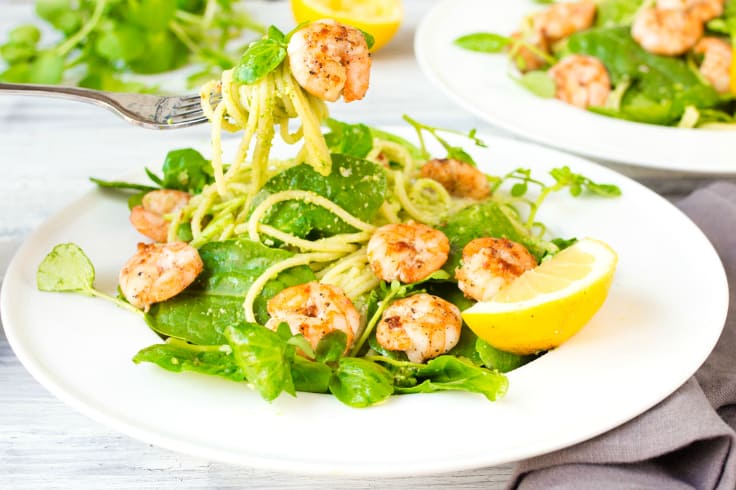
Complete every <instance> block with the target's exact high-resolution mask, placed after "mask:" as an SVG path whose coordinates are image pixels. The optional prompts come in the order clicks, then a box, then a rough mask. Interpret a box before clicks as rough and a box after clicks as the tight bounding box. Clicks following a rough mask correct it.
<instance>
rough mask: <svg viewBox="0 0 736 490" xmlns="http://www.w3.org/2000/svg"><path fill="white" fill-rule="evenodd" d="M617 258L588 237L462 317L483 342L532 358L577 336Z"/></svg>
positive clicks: (600, 301)
mask: <svg viewBox="0 0 736 490" xmlns="http://www.w3.org/2000/svg"><path fill="white" fill-rule="evenodd" d="M617 260H618V258H617V256H616V252H614V251H613V249H611V247H609V246H608V245H606V244H605V243H603V242H601V241H599V240H594V239H592V238H586V239H584V240H580V241H578V242H577V243H575V244H574V245H572V246H571V247H569V248H567V249H565V250H563V251H562V252H560V253H558V254H557V255H555V256H554V257H552V258H551V259H550V260H548V261H546V262H543V263H542V264H541V265H539V266H538V267H536V268H534V269H532V270H529V271H527V272H525V273H524V274H522V275H521V276H519V277H518V278H517V279H516V280H514V282H512V283H511V284H509V285H508V286H506V287H505V288H503V289H502V290H501V291H499V292H498V294H497V295H496V296H494V297H493V299H492V300H491V301H484V302H480V303H476V304H475V305H473V306H472V307H470V308H468V309H467V310H465V311H464V312H463V314H462V315H463V319H464V320H465V322H466V323H467V324H468V326H469V327H470V328H471V329H472V330H473V331H474V332H475V333H476V334H477V335H478V336H479V337H480V338H482V339H483V340H485V341H486V342H488V343H489V344H491V345H492V346H494V347H496V348H497V349H501V350H504V351H507V352H513V353H516V354H533V353H535V352H538V351H542V350H547V349H551V348H553V347H557V346H559V345H560V344H562V343H563V342H564V341H566V340H567V339H569V338H570V337H572V336H573V335H575V334H576V333H577V332H578V331H579V330H580V329H581V328H582V327H583V326H584V325H585V324H586V323H588V321H590V319H591V318H592V317H593V315H594V314H595V313H596V312H597V311H598V310H599V309H600V307H601V306H602V305H603V302H604V301H605V299H606V296H607V295H608V289H609V288H610V286H611V281H612V280H613V273H614V271H615V270H616V262H617Z"/></svg>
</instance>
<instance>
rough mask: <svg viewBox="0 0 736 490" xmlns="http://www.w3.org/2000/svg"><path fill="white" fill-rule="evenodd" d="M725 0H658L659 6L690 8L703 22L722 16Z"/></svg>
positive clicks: (663, 7) (661, 7)
mask: <svg viewBox="0 0 736 490" xmlns="http://www.w3.org/2000/svg"><path fill="white" fill-rule="evenodd" d="M723 4H724V0H657V8H659V9H673V10H689V11H690V12H691V13H692V14H694V15H695V16H696V17H698V18H699V19H700V20H701V21H702V22H708V21H709V20H712V19H715V18H716V17H720V16H721V15H722V14H723Z"/></svg>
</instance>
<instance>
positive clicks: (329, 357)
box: [315, 330, 348, 362]
mask: <svg viewBox="0 0 736 490" xmlns="http://www.w3.org/2000/svg"><path fill="white" fill-rule="evenodd" d="M347 345H348V336H347V335H345V332H343V331H342V330H333V331H332V332H330V333H328V334H326V335H325V336H324V337H322V338H321V339H320V340H319V343H318V344H317V349H316V351H315V355H316V359H317V360H318V361H320V362H335V361H337V360H338V359H340V357H341V356H342V354H343V353H344V352H345V349H346V348H347Z"/></svg>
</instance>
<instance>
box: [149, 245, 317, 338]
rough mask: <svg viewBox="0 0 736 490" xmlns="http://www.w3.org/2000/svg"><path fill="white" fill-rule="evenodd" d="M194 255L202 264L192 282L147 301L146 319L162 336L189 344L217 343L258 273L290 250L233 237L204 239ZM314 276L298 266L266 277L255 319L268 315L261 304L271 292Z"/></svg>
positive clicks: (240, 311) (240, 308)
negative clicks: (165, 297)
mask: <svg viewBox="0 0 736 490" xmlns="http://www.w3.org/2000/svg"><path fill="white" fill-rule="evenodd" d="M199 255H200V257H201V258H202V262H203V263H204V268H203V270H202V272H201V273H200V275H199V276H198V277H197V279H196V281H194V283H193V284H192V285H191V286H189V287H188V288H187V289H185V290H184V291H183V292H181V293H180V294H178V295H177V296H175V297H173V298H171V299H169V300H167V301H163V302H161V303H156V304H154V305H152V306H151V309H150V310H149V311H148V313H147V315H146V322H147V323H148V324H149V326H150V327H151V328H152V329H153V330H154V331H156V332H159V333H160V334H163V335H166V336H171V337H176V338H180V339H183V340H187V341H189V342H192V343H194V344H201V345H218V344H224V343H226V341H225V339H224V337H223V330H224V329H225V327H227V326H228V325H230V324H231V323H233V322H237V321H242V320H244V313H243V300H244V299H245V295H246V294H247V292H248V289H250V287H251V285H252V284H253V282H254V281H255V280H256V279H257V278H258V276H260V275H261V274H262V273H263V272H264V271H265V270H266V269H267V268H268V267H270V266H272V265H274V264H276V263H278V262H281V261H282V260H285V259H288V258H290V257H292V256H293V255H294V254H293V253H292V252H289V251H287V250H281V249H273V248H268V247H266V246H264V245H261V244H260V243H256V242H252V241H250V240H247V239H245V238H237V239H232V240H226V241H221V242H210V243H207V244H205V245H203V246H202V247H201V248H200V249H199ZM314 279H315V277H314V273H313V272H312V271H311V269H309V267H306V266H299V267H293V268H291V269H288V270H286V271H284V272H282V273H281V274H279V275H278V276H276V278H275V279H272V280H270V281H268V282H267V283H266V285H265V286H264V288H263V291H262V292H261V294H259V295H258V297H257V298H256V301H255V305H254V310H255V315H256V320H257V321H258V322H261V323H265V322H266V321H267V320H268V312H267V310H266V303H267V302H268V300H269V299H270V298H272V297H273V296H274V295H275V294H276V293H278V292H279V291H281V290H282V289H284V288H286V287H289V286H295V285H297V284H303V283H305V282H309V281H313V280H314ZM289 336H290V334H289Z"/></svg>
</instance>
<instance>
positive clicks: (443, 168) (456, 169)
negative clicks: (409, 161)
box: [421, 158, 491, 200]
mask: <svg viewBox="0 0 736 490" xmlns="http://www.w3.org/2000/svg"><path fill="white" fill-rule="evenodd" d="M421 175H422V177H425V178H428V179H432V180H436V181H437V182H439V183H440V184H442V187H444V188H445V189H447V192H449V193H450V194H452V195H453V196H457V197H470V198H472V199H478V200H480V199H485V198H486V197H488V196H489V195H490V193H491V188H490V186H489V185H488V178H487V177H486V175H485V174H484V173H483V172H481V171H480V170H478V169H477V168H475V167H473V166H472V165H470V164H469V163H465V162H461V161H460V160H455V159H454V158H443V159H435V160H430V161H428V162H427V163H425V164H424V165H423V166H422V170H421Z"/></svg>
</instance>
